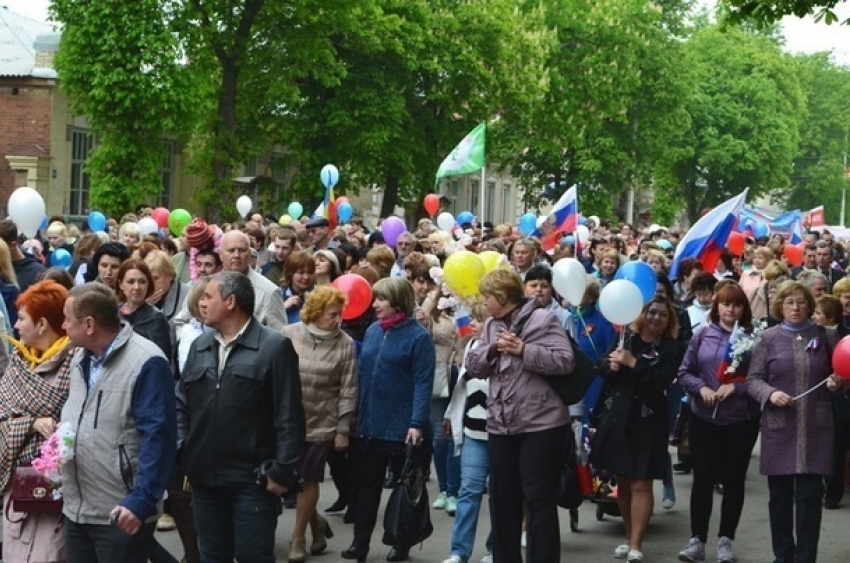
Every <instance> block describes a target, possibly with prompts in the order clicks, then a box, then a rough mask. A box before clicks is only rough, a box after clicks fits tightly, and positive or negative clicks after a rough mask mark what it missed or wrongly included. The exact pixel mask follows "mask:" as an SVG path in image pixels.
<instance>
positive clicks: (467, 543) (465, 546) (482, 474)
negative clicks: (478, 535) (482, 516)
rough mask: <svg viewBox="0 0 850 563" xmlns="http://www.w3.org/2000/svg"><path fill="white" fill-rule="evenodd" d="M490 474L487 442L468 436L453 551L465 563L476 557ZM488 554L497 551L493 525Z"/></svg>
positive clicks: (462, 459) (454, 530)
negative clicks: (475, 551)
mask: <svg viewBox="0 0 850 563" xmlns="http://www.w3.org/2000/svg"><path fill="white" fill-rule="evenodd" d="M489 474H490V454H489V453H488V452H487V440H476V439H474V438H470V437H469V436H464V438H463V447H462V448H461V450H460V497H458V499H457V514H456V515H455V525H454V528H453V529H452V551H451V554H452V555H460V556H461V557H462V558H463V560H464V561H467V560H468V559H469V558H470V557H472V549H473V547H475V532H476V530H477V529H478V513H479V512H480V510H481V498H482V497H483V496H484V490H485V489H486V488H487V476H488V475H489ZM487 551H488V552H491V551H493V532H492V526H491V531H490V535H489V536H487Z"/></svg>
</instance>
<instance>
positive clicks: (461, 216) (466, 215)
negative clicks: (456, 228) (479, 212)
mask: <svg viewBox="0 0 850 563" xmlns="http://www.w3.org/2000/svg"><path fill="white" fill-rule="evenodd" d="M474 220H475V215H473V214H472V213H471V212H469V211H461V212H460V213H458V216H457V224H458V225H463V224H464V223H469V224H472V222H473V221H474Z"/></svg>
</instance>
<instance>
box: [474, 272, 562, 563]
mask: <svg viewBox="0 0 850 563" xmlns="http://www.w3.org/2000/svg"><path fill="white" fill-rule="evenodd" d="M479 289H480V291H481V295H482V297H483V298H484V306H485V307H486V308H487V310H488V311H489V313H490V314H491V315H492V317H491V318H489V319H487V322H486V323H485V325H484V330H483V332H482V335H481V340H480V343H479V346H478V347H477V348H475V349H473V350H470V351H469V353H468V354H467V356H466V368H467V374H468V375H469V376H470V377H477V378H489V383H490V391H489V397H488V400H487V433H488V446H489V448H488V449H489V453H490V494H491V496H492V501H493V512H492V521H493V538H494V545H493V560H494V561H498V562H499V563H521V562H522V548H521V544H520V536H521V535H522V512H523V506H525V508H526V519H527V532H528V560H529V561H546V562H550V563H557V562H558V561H560V557H561V555H560V554H561V546H560V528H559V525H558V507H557V505H556V503H555V497H556V495H555V494H554V493H555V491H556V490H557V481H558V475H559V473H560V470H561V468H562V467H563V464H564V461H565V459H566V457H565V454H566V452H567V447H569V443H570V442H571V433H570V431H569V422H570V417H569V411H568V409H567V406H566V405H565V404H564V403H563V402H562V401H561V399H560V398H559V397H558V396H557V395H556V394H555V392H554V391H553V390H552V388H551V386H550V385H549V383H547V381H546V378H548V377H564V376H566V374H569V373H571V372H572V371H573V369H574V359H573V349H572V347H571V345H570V341H569V338H568V337H567V333H566V331H565V330H564V328H563V326H561V324H560V322H559V321H558V318H557V317H556V316H555V315H554V314H553V313H551V312H550V311H547V310H546V309H543V308H541V306H540V304H539V303H538V302H537V301H536V300H534V299H533V300H531V301H529V302H527V303H526V301H525V296H524V292H523V287H522V281H521V280H520V277H519V275H518V274H517V273H516V272H514V271H512V270H505V269H498V270H493V271H492V272H490V273H489V274H487V275H486V276H484V279H483V280H481V283H480V285H479Z"/></svg>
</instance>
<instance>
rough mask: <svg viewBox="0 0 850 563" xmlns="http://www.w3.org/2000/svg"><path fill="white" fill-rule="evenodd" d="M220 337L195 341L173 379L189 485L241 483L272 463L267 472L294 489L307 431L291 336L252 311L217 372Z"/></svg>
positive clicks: (179, 437)
mask: <svg viewBox="0 0 850 563" xmlns="http://www.w3.org/2000/svg"><path fill="white" fill-rule="evenodd" d="M217 335H218V333H217V332H215V331H210V332H207V333H205V334H202V335H201V336H199V337H198V339H197V340H195V342H194V343H193V344H192V348H191V350H190V351H189V357H188V358H187V360H186V367H185V369H184V370H183V374H182V379H181V380H180V382H179V383H178V385H177V443H178V448H179V451H180V454H179V456H178V459H179V461H180V464H181V467H182V468H183V470H184V471H186V473H187V474H188V476H189V480H190V481H191V482H192V483H193V484H197V485H206V486H213V487H222V486H242V487H244V486H250V485H251V484H253V483H254V482H255V477H254V470H255V469H256V468H257V467H258V466H260V465H261V464H263V463H264V462H266V461H272V462H275V463H274V465H273V466H272V469H271V470H270V471H269V476H270V477H271V478H272V479H273V480H274V481H275V482H277V483H279V484H281V485H283V486H284V487H286V488H291V487H292V486H294V484H295V479H296V477H295V476H296V473H295V464H296V462H297V461H298V457H299V456H300V454H301V449H302V447H303V445H304V439H305V433H306V424H305V421H304V407H303V405H302V403H301V380H300V377H299V372H298V355H297V354H296V353H295V348H294V347H293V346H292V341H290V340H289V338H287V337H286V336H284V335H283V334H281V333H280V332H278V331H275V330H272V329H270V328H266V327H264V326H262V325H261V324H260V323H258V322H257V320H256V319H255V318H253V317H252V318H251V320H250V322H249V324H248V326H247V328H246V329H245V332H244V333H243V334H242V335H241V336H240V337H239V338H238V339H236V340H235V341H234V342H233V343H232V345H231V346H232V350H231V351H230V354H229V355H228V356H227V361H226V363H225V365H224V369H223V370H222V371H221V374H219V370H218V352H219V342H218V340H216V336H217Z"/></svg>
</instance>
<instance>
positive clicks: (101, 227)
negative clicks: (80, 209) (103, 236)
mask: <svg viewBox="0 0 850 563" xmlns="http://www.w3.org/2000/svg"><path fill="white" fill-rule="evenodd" d="M89 228H90V229H91V230H92V231H94V232H96V233H100V232H103V231H105V230H106V216H105V215H104V214H103V213H101V212H100V211H92V212H91V213H89Z"/></svg>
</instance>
